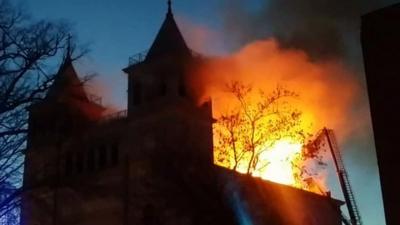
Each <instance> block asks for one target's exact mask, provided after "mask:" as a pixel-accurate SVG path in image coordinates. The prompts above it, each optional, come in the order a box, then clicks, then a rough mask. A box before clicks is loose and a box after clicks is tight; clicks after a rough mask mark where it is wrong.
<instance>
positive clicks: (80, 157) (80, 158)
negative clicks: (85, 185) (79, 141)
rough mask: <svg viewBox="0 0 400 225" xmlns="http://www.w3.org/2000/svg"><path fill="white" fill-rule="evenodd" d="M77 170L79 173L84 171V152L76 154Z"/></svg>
mask: <svg viewBox="0 0 400 225" xmlns="http://www.w3.org/2000/svg"><path fill="white" fill-rule="evenodd" d="M76 171H77V172H78V173H82V172H83V154H82V152H79V153H78V154H77V155H76Z"/></svg>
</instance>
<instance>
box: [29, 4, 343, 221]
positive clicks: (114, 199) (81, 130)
mask: <svg viewBox="0 0 400 225" xmlns="http://www.w3.org/2000/svg"><path fill="white" fill-rule="evenodd" d="M141 56H143V55H139V56H138V57H136V58H132V60H131V63H130V65H129V66H128V67H127V68H125V69H123V70H124V72H126V73H127V75H128V107H127V108H128V110H127V112H126V113H122V114H120V115H118V116H116V117H107V118H104V117H103V116H102V112H103V110H104V109H103V108H102V107H101V106H100V105H98V104H96V103H95V102H93V101H92V100H91V99H90V98H89V97H88V96H87V94H86V93H85V91H84V88H83V87H82V84H81V82H80V81H79V79H78V75H77V73H76V71H75V70H74V67H73V65H72V61H71V59H70V56H69V55H68V54H67V56H66V58H65V60H64V63H63V64H62V66H61V68H60V70H59V73H58V74H57V76H56V80H55V82H54V85H53V86H52V87H51V89H50V90H49V93H48V96H47V97H46V99H45V100H44V101H43V102H41V103H39V104H36V105H34V106H32V107H31V109H30V126H29V127H30V128H29V130H30V131H29V141H28V150H27V152H26V162H25V173H24V187H25V190H26V193H25V194H24V196H23V207H22V221H23V224H24V225H92V224H96V225H130V224H139V225H141V224H143V225H156V224H166V225H168V224H171V225H172V224H188V225H189V224H246V221H248V222H250V221H251V223H252V224H269V225H281V224H285V225H286V224H288V225H289V224H291V225H319V224H324V225H339V224H341V214H340V205H341V204H342V203H341V202H339V201H336V200H333V199H331V198H329V197H326V196H320V195H317V194H313V193H309V192H305V191H302V190H298V189H295V188H291V187H287V186H284V185H279V184H274V183H271V182H266V181H262V180H260V179H255V178H252V177H249V176H244V175H239V174H237V173H235V172H232V171H229V170H226V169H224V168H219V167H216V166H214V164H213V136H212V124H213V118H212V108H211V102H206V103H204V104H202V105H198V103H197V102H196V100H195V98H194V97H193V96H192V95H191V94H190V90H189V88H188V85H187V83H186V80H187V79H186V78H187V77H186V76H187V74H188V70H190V69H191V68H193V66H196V65H198V64H199V63H201V60H202V59H201V58H199V57H197V56H196V55H194V54H193V52H192V51H191V50H190V49H189V48H188V46H187V44H186V42H185V40H184V38H183V36H182V34H181V32H180V31H179V28H178V26H177V24H176V22H175V20H174V16H173V14H172V10H171V5H170V4H169V8H168V12H167V15H166V18H165V21H164V22H163V24H162V26H161V28H160V31H159V33H158V34H157V37H156V38H155V41H154V43H153V44H152V46H151V48H150V50H149V51H148V53H147V54H146V55H145V57H141Z"/></svg>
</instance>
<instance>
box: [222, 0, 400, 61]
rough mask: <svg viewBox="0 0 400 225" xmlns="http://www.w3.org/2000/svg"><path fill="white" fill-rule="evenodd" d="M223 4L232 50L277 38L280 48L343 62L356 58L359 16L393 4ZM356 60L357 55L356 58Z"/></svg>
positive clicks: (268, 0)
mask: <svg viewBox="0 0 400 225" xmlns="http://www.w3.org/2000/svg"><path fill="white" fill-rule="evenodd" d="M258 2H259V3H258V4H260V5H259V6H257V7H255V8H256V9H251V8H249V7H248V6H249V2H248V1H241V0H225V1H224V6H223V8H224V9H223V10H222V13H223V15H224V17H223V19H224V28H225V29H226V31H227V32H226V33H229V34H230V36H228V37H227V38H228V40H229V41H230V44H231V46H232V47H240V46H242V45H243V44H246V43H249V42H252V41H255V40H260V39H265V38H269V37H274V38H276V39H277V40H278V41H279V43H280V44H281V45H282V46H283V47H290V48H295V49H302V50H304V51H305V52H307V53H308V54H309V55H310V56H311V57H312V59H314V60H321V59H326V58H345V59H347V60H351V58H352V57H355V56H354V54H359V49H358V48H359V44H357V43H359V42H358V39H359V27H360V26H359V25H360V19H361V15H363V14H365V13H367V12H369V11H372V10H375V9H378V8H380V7H384V6H386V5H388V4H392V3H394V2H396V1H395V0H368V1H366V0H350V1H344V0H340V1H334V0H308V1H304V0H260V1H258ZM356 56H357V57H358V56H359V55H356Z"/></svg>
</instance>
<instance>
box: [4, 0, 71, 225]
mask: <svg viewBox="0 0 400 225" xmlns="http://www.w3.org/2000/svg"><path fill="white" fill-rule="evenodd" d="M68 37H69V28H68V26H67V25H66V24H65V23H61V22H58V23H54V22H48V21H36V22H31V21H30V20H29V17H28V16H27V15H26V14H24V13H23V12H22V11H21V10H19V9H17V8H16V7H15V6H14V5H12V4H11V3H10V2H9V1H7V0H0V220H1V218H4V217H5V216H6V215H7V214H8V213H9V212H10V211H12V210H15V207H17V206H18V205H19V201H20V200H19V194H20V193H22V189H21V184H22V166H23V151H24V149H25V144H26V134H27V129H28V126H27V120H28V112H27V108H28V107H29V105H30V104H32V103H34V102H35V101H38V100H40V99H42V98H43V97H44V95H45V93H46V91H47V89H48V88H49V86H50V85H51V83H52V81H53V77H54V76H53V75H54V72H55V71H51V69H50V67H49V66H48V65H49V61H50V60H54V59H55V58H59V57H58V56H60V55H61V54H60V50H62V49H64V48H65V47H66V43H67V39H69V38H68ZM12 187H13V188H12Z"/></svg>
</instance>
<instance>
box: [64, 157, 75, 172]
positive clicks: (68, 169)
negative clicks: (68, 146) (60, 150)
mask: <svg viewBox="0 0 400 225" xmlns="http://www.w3.org/2000/svg"><path fill="white" fill-rule="evenodd" d="M72 164H73V159H72V153H71V152H67V155H66V159H65V175H66V176H70V175H71V174H72V172H73V171H72V170H73V168H72Z"/></svg>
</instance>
